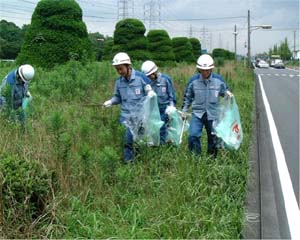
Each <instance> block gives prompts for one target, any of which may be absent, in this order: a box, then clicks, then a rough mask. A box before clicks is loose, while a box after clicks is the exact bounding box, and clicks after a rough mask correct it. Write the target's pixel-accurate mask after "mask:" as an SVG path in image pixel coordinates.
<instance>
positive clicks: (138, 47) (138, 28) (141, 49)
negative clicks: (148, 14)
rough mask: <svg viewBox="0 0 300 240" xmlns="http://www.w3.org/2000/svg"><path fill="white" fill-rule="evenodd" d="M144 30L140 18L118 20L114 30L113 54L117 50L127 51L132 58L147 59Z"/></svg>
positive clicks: (148, 56)
mask: <svg viewBox="0 0 300 240" xmlns="http://www.w3.org/2000/svg"><path fill="white" fill-rule="evenodd" d="M145 32H146V28H145V26H144V24H143V23H142V22H141V21H140V20H137V19H132V18H127V19H124V20H121V21H119V22H118V23H117V24H116V27H115V31H114V46H113V47H112V53H113V55H114V54H116V53H118V52H127V53H128V55H129V56H130V57H131V58H132V60H146V59H149V58H150V54H149V52H148V40H147V38H146V37H145V35H144V34H145Z"/></svg>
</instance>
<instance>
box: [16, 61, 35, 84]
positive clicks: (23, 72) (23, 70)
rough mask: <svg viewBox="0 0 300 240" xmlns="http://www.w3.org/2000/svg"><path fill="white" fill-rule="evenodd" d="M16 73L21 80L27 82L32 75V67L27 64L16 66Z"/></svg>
mask: <svg viewBox="0 0 300 240" xmlns="http://www.w3.org/2000/svg"><path fill="white" fill-rule="evenodd" d="M18 74H19V76H20V77H21V79H22V80H23V82H25V83H26V82H29V81H30V80H31V79H32V78H33V77H34V68H33V67H32V66H31V65H29V64H25V65H21V66H20V67H19V68H18Z"/></svg>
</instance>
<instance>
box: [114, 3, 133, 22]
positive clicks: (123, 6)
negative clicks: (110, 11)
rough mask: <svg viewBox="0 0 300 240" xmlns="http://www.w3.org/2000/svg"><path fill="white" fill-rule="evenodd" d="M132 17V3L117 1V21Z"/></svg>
mask: <svg viewBox="0 0 300 240" xmlns="http://www.w3.org/2000/svg"><path fill="white" fill-rule="evenodd" d="M130 17H131V18H133V17H134V1H133V0H118V20H122V19H125V18H130Z"/></svg>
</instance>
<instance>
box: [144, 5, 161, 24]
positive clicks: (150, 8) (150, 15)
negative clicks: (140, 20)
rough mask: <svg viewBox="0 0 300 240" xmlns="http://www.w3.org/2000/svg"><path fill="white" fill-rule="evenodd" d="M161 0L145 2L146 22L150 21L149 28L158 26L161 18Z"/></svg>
mask: <svg viewBox="0 0 300 240" xmlns="http://www.w3.org/2000/svg"><path fill="white" fill-rule="evenodd" d="M160 9H161V7H160V0H151V1H148V2H147V3H145V4H144V22H145V24H146V21H148V22H149V30H150V29H154V28H156V23H157V22H160V21H161V18H160Z"/></svg>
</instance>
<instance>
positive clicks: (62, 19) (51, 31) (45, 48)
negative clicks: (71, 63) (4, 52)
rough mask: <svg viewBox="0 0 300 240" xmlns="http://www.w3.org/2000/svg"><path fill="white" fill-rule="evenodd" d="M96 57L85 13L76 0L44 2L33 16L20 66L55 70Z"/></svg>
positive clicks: (19, 60)
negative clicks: (67, 63)
mask: <svg viewBox="0 0 300 240" xmlns="http://www.w3.org/2000/svg"><path fill="white" fill-rule="evenodd" d="M92 58H93V54H92V48H91V42H90V40H89V38H88V33H87V29H86V26H85V24H84V22H83V21H82V10H81V8H80V6H79V5H78V3H76V1H75V0H41V1H39V2H38V4H37V7H36V8H35V10H34V13H33V15H32V22H31V25H30V27H29V29H28V30H27V32H26V35H25V40H24V43H23V46H22V48H21V52H20V54H19V56H18V58H17V62H18V63H30V64H33V65H37V66H41V67H45V68H52V67H54V66H55V65H57V64H62V63H64V62H67V61H68V60H70V59H75V60H81V61H86V60H89V59H92Z"/></svg>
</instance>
